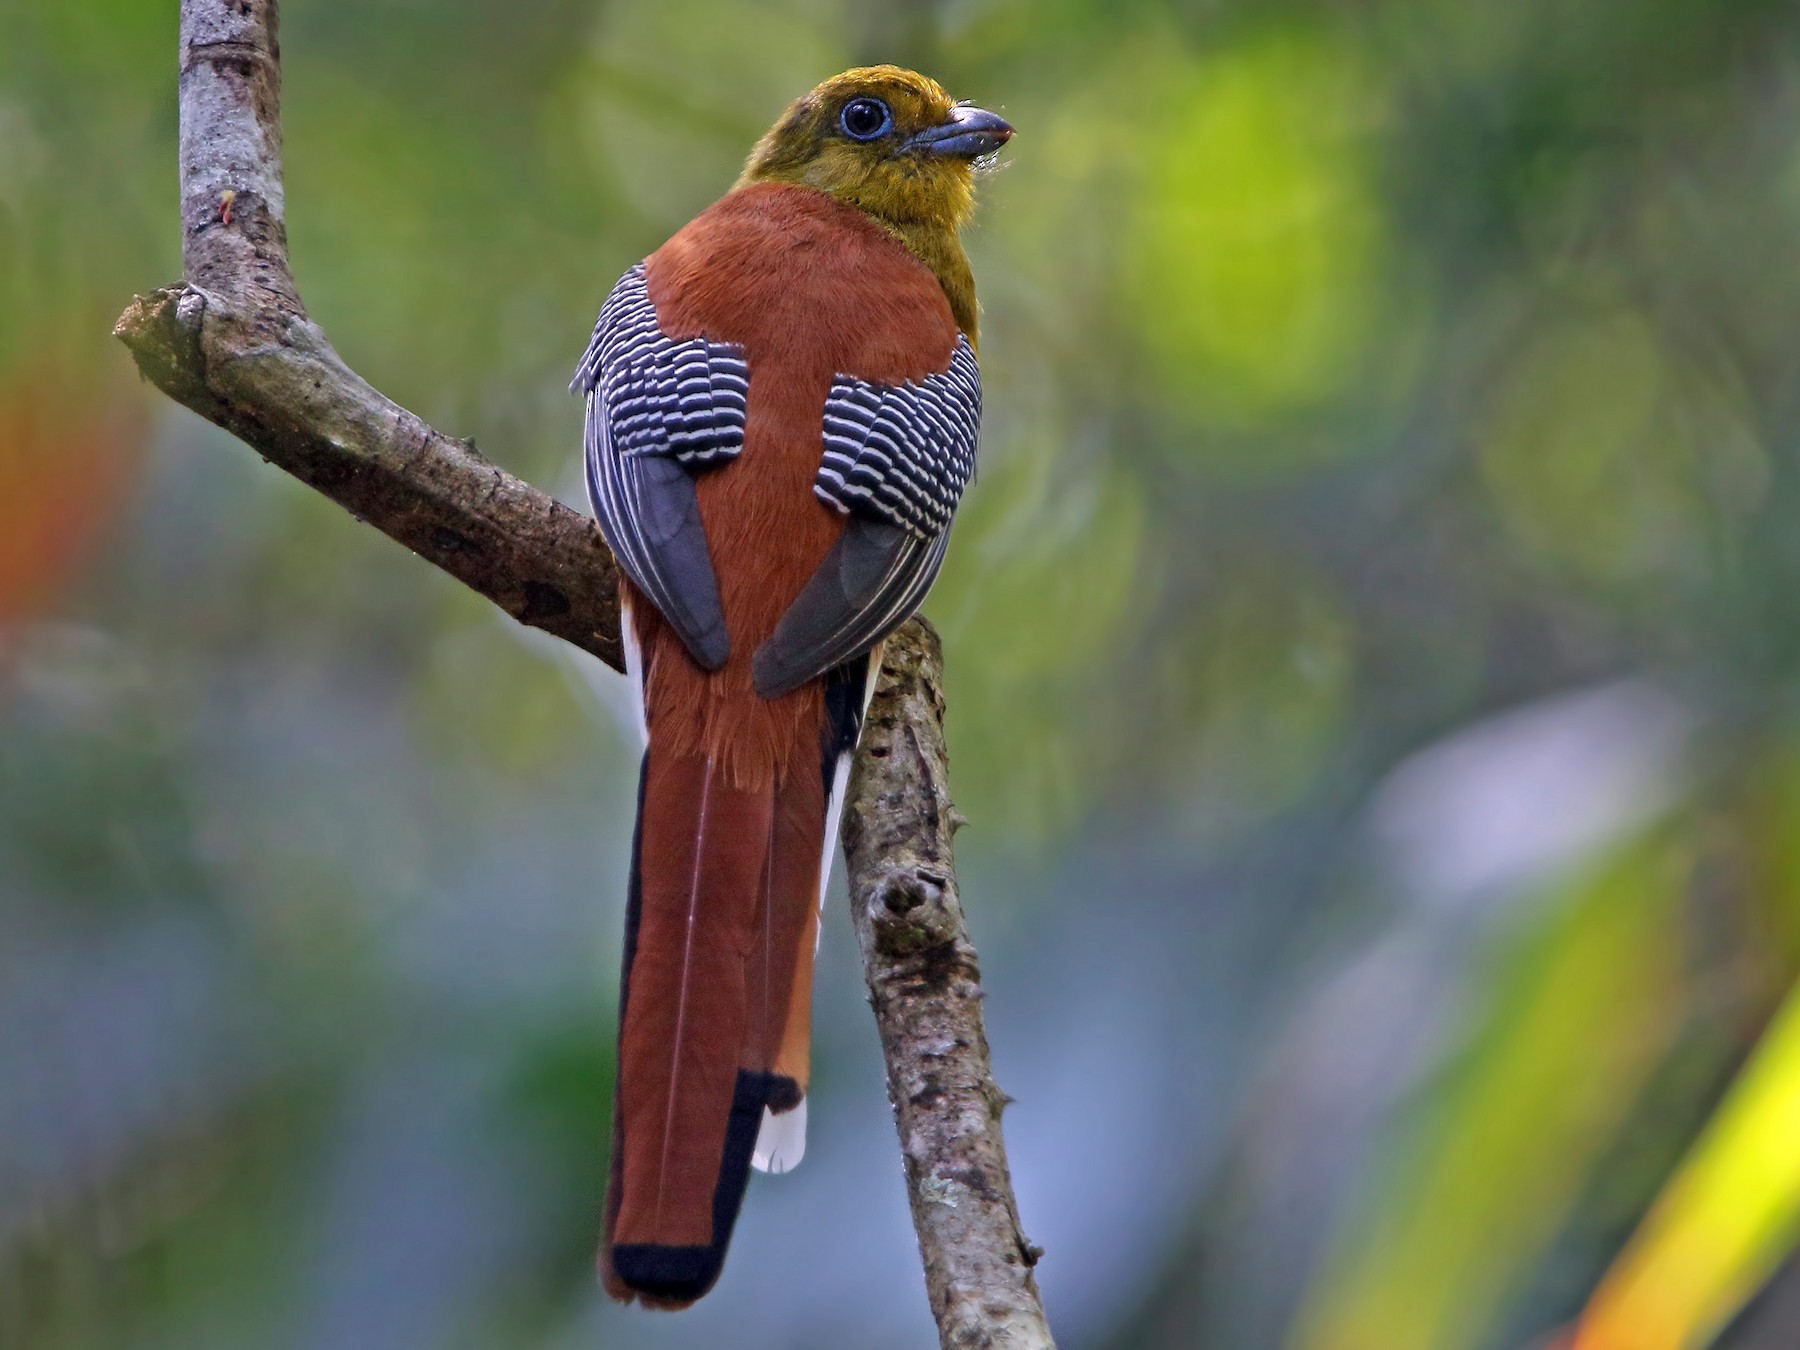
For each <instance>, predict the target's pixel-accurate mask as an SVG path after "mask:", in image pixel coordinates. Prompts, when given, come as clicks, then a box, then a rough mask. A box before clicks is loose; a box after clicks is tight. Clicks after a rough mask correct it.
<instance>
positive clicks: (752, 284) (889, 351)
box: [571, 66, 1013, 1309]
mask: <svg viewBox="0 0 1800 1350" xmlns="http://www.w3.org/2000/svg"><path fill="white" fill-rule="evenodd" d="M1012 135H1013V129H1012V127H1011V126H1010V125H1008V123H1007V122H1006V121H1005V120H1004V119H1003V118H1002V117H1000V116H999V115H998V114H996V113H993V112H989V111H987V110H986V109H983V108H979V107H976V106H974V105H972V104H970V103H967V102H958V101H956V100H954V99H952V98H951V97H950V95H949V94H948V93H946V92H945V90H944V88H943V86H941V85H940V84H938V83H937V81H935V80H933V79H931V78H929V77H927V76H924V75H921V74H919V73H917V72H915V71H911V70H906V69H903V68H900V67H898V66H866V67H859V68H857V69H854V70H849V71H845V72H844V73H842V74H840V75H836V76H833V77H832V78H830V79H827V80H825V81H824V82H823V83H821V84H819V85H818V86H817V87H816V88H814V89H812V90H811V91H810V92H808V93H806V94H804V95H802V96H801V97H799V98H798V99H796V100H795V101H794V102H793V103H792V104H790V105H789V106H788V108H787V109H786V111H785V112H784V113H783V114H782V115H781V117H780V118H779V119H778V120H777V121H776V122H775V124H774V125H773V126H772V127H771V128H770V129H769V131H768V132H767V133H766V134H765V135H763V136H762V138H761V139H760V140H758V141H757V143H756V145H755V147H754V148H753V150H752V151H751V153H750V156H749V158H748V161H747V162H746V164H745V167H744V169H743V172H742V174H741V175H740V176H739V178H738V180H737V181H736V183H735V184H734V185H733V186H732V187H731V189H730V190H729V191H728V192H727V193H726V194H725V195H724V196H723V197H722V198H720V199H719V200H718V201H717V202H716V203H714V204H713V205H712V206H710V207H708V208H707V209H706V210H704V211H702V212H701V213H700V214H699V215H698V216H696V217H695V218H694V219H693V220H692V221H690V222H689V223H688V224H687V225H685V226H684V227H682V228H681V229H680V230H679V231H677V232H676V233H675V234H674V235H673V236H672V237H671V238H670V239H669V240H668V242H666V243H665V244H663V245H662V246H661V247H660V248H658V249H657V250H656V251H655V252H654V253H652V254H651V255H650V256H649V257H647V258H646V259H644V260H643V261H642V262H641V263H638V264H637V265H636V266H633V267H632V268H630V269H629V270H627V271H626V272H625V274H624V276H623V277H621V278H620V280H619V281H618V283H617V285H616V286H615V287H614V288H613V289H612V291H611V293H610V294H609V295H608V296H607V298H606V300H605V302H604V303H603V304H602V306H601V308H600V315H599V319H598V321H597V323H596V324H595V326H594V331H593V337H592V340H591V341H590V343H589V345H588V348H587V351H586V353H585V355H584V356H583V358H582V361H581V364H580V367H579V368H578V370H577V373H576V376H575V379H574V382H573V384H572V385H571V389H572V390H573V391H574V392H577V393H579V394H580V395H582V396H584V397H585V400H586V415H585V419H584V434H583V451H584V453H583V459H584V463H585V469H586V477H587V487H588V495H589V498H590V501H591V503H592V506H593V509H594V514H595V517H596V520H597V522H598V524H599V527H600V530H601V533H602V534H603V536H604V537H605V539H606V541H607V543H608V545H609V546H610V547H611V549H612V551H613V554H614V556H615V557H616V559H617V561H618V565H619V572H620V625H621V630H622V634H623V646H624V648H625V655H626V666H627V675H628V677H629V679H630V681H631V683H632V687H633V689H634V691H635V695H636V706H637V710H638V720H639V729H640V731H641V732H642V733H643V738H644V754H643V759H642V761H641V765H640V769H639V780H638V807H637V823H636V829H635V831H634V836H633V842H632V853H631V870H630V878H629V884H628V887H627V900H626V933H625V943H624V953H623V959H622V971H621V977H620V993H619V1045H618V1073H617V1079H616V1082H617V1088H616V1092H615V1095H614V1110H613V1135H612V1153H611V1167H610V1176H609V1178H608V1183H607V1194H606V1205H605V1219H604V1224H605V1231H604V1234H603V1237H602V1241H601V1248H600V1254H599V1257H598V1261H597V1264H598V1267H599V1275H600V1279H601V1283H602V1284H603V1286H604V1287H605V1289H606V1290H607V1292H608V1293H609V1294H611V1295H612V1296H613V1297H614V1298H616V1299H619V1300H620V1301H622V1302H627V1303H629V1302H633V1301H635V1302H638V1303H641V1304H643V1305H644V1306H647V1307H651V1308H659V1309H675V1308H682V1307H686V1306H688V1305H690V1304H692V1303H693V1302H694V1301H695V1300H697V1299H699V1298H700V1297H701V1296H703V1295H704V1294H705V1293H707V1292H708V1291H709V1290H710V1289H711V1288H712V1287H713V1285H714V1284H715V1282H716V1281H717V1280H718V1277H719V1273H720V1271H721V1269H722V1268H723V1266H724V1261H725V1254H726V1248H727V1246H728V1244H729V1242H730V1238H731V1231H732V1228H733V1226H734V1224H735V1223H736V1220H737V1215H738V1211H739V1208H740V1206H741V1204H742V1202H743V1196H744V1191H745V1188H746V1185H747V1182H748V1178H749V1173H750V1170H751V1168H752V1166H755V1167H756V1168H758V1169H760V1170H763V1171H766V1172H782V1171H785V1170H787V1169H789V1168H791V1167H792V1166H793V1165H794V1164H795V1163H797V1162H798V1161H799V1160H800V1157H801V1154H802V1153H803V1151H804V1148H805V1138H806V1091H807V1085H808V1076H809V1056H810V1038H811V1016H812V973H813V971H812V968H813V959H814V953H815V950H816V947H817V943H818V934H819V918H820V903H821V897H822V894H823V891H824V887H825V882H826V878H827V877H828V875H829V869H830V864H831V856H832V848H833V844H834V842H835V839H836V835H837V820H838V815H839V812H840V811H841V809H842V806H843V798H844V791H845V784H846V781H847V775H848V772H849V766H850V760H851V755H852V753H853V752H854V750H855V747H856V743H857V740H858V737H859V736H860V734H861V730H862V723H863V719H864V716H865V714H866V711H867V708H868V703H869V699H870V696H871V693H872V691H873V687H874V678H875V675H876V674H877V672H878V671H879V669H880V660H881V657H880V649H881V644H882V642H883V640H884V639H885V638H886V637H887V636H888V635H889V634H890V633H892V632H893V631H894V629H896V628H897V627H899V625H900V624H902V623H903V622H905V621H906V619H908V618H909V617H910V616H911V615H912V614H913V613H915V612H916V611H917V609H918V608H919V605H920V604H921V602H922V601H923V600H924V598H925V594H926V592H927V590H929V589H930V587H931V585H932V582H933V581H934V579H935V578H936V576H937V573H938V570H939V567H940V565H941V563H942V561H943V558H944V553H945V549H946V546H947V545H948V542H949V537H950V527H951V523H952V520H953V518H954V516H955V513H956V510H957V506H958V504H959V502H960V500H961V498H962V494H963V490H964V488H965V487H966V486H967V485H968V483H969V481H970V479H971V478H972V476H973V474H974V472H975V454H976V441H977V437H978V434H979V430H980V423H981V377H980V371H979V368H978V365H977V361H976V352H977V343H978V341H979V338H978V331H977V312H976V301H975V283H974V277H973V274H972V272H971V270H970V266H969V260H968V256H967V254H966V253H965V252H964V249H963V246H962V242H961V231H962V229H963V227H964V226H965V225H966V224H967V222H968V221H969V219H970V217H971V214H972V212H973V209H974V199H975V180H976V176H977V172H978V170H979V169H981V168H982V167H984V166H986V165H988V164H991V163H993V162H994V159H995V156H996V154H997V152H998V151H999V150H1000V148H1001V147H1002V146H1003V145H1005V144H1006V143H1007V141H1008V140H1010V139H1011V137H1012Z"/></svg>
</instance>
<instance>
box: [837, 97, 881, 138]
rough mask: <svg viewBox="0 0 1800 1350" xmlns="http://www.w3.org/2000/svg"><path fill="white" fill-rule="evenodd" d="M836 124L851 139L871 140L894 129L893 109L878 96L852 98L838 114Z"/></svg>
mask: <svg viewBox="0 0 1800 1350" xmlns="http://www.w3.org/2000/svg"><path fill="white" fill-rule="evenodd" d="M838 126H839V127H841V128H842V129H843V132H844V135H846V136H848V137H849V138H850V139H851V140H853V141H872V140H876V139H877V138H879V137H882V136H885V135H887V133H888V132H890V131H892V130H893V129H894V110H893V109H892V108H890V107H888V105H887V104H885V103H883V102H882V101H881V100H880V99H878V98H869V97H867V96H866V95H865V96H864V97H861V98H853V99H851V100H850V101H849V102H848V103H846V104H845V105H844V110H843V111H842V112H840V113H839V114H838Z"/></svg>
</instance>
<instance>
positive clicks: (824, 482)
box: [754, 337, 981, 698]
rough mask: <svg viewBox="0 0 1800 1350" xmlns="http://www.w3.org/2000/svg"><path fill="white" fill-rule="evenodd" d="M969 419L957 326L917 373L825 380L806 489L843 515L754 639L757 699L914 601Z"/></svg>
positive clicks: (969, 353) (947, 503) (970, 457)
mask: <svg viewBox="0 0 1800 1350" xmlns="http://www.w3.org/2000/svg"><path fill="white" fill-rule="evenodd" d="M980 428H981V372H980V370H979V369H978V368H977V366H976V364H975V352H974V349H973V348H972V347H971V346H970V345H969V340H968V338H966V337H962V338H959V339H958V340H957V344H956V350H955V353H954V354H953V355H952V357H951V359H950V365H949V368H948V369H947V370H944V371H941V372H939V373H937V374H935V375H928V376H926V377H925V378H924V379H922V380H918V381H908V382H907V383H905V384H899V385H890V384H877V383H874V382H872V381H868V380H860V379H855V378H853V377H850V376H844V375H840V376H839V377H838V378H837V379H836V380H834V381H833V382H832V386H831V393H830V395H829V396H828V397H827V398H826V400H825V454H824V459H823V461H822V462H821V464H820V466H819V474H818V478H817V480H816V481H815V482H814V484H813V492H814V494H815V495H817V496H818V498H819V500H821V501H823V502H825V503H826V504H827V505H830V506H833V507H835V508H837V509H838V510H839V511H842V512H844V513H846V514H847V515H848V516H849V519H848V521H846V522H845V526H844V533H843V535H842V537H841V538H839V540H838V542H837V543H836V544H835V545H834V546H833V547H832V549H831V552H830V553H828V554H826V556H825V560H824V561H823V562H822V563H820V564H819V568H818V570H817V571H816V572H814V573H813V576H812V579H811V580H810V581H809V582H808V583H807V584H806V587H805V589H803V590H802V591H801V592H800V594H799V595H798V596H797V597H796V598H795V600H794V602H793V604H792V605H790V606H789V607H788V609H787V612H786V613H785V614H784V615H783V616H782V618H781V622H780V623H779V624H778V625H777V626H776V629H775V631H774V633H773V634H771V635H770V637H769V640H768V641H767V642H765V643H763V645H762V646H761V647H760V648H758V649H757V652H756V661H755V668H754V670H755V679H756V688H757V692H759V693H760V694H762V696H763V697H764V698H774V697H776V696H778V695H780V694H783V693H785V692H787V691H788V690H790V689H794V688H797V687H798V686H800V685H802V684H804V683H805V682H806V681H808V680H810V679H814V678H816V677H817V676H819V675H822V674H824V673H825V672H826V671H828V670H830V669H831V668H832V667H834V666H836V665H839V664H840V663H842V662H844V661H847V660H849V659H850V658H851V657H853V656H855V655H857V654H858V653H860V652H864V651H867V650H868V649H869V648H870V647H871V646H873V645H874V644H875V643H877V642H879V641H880V640H881V639H882V638H884V637H886V636H887V635H888V634H889V633H891V632H893V631H894V629H896V628H898V627H899V626H900V625H901V624H902V623H904V622H906V620H907V619H908V618H910V617H911V616H912V614H913V612H914V611H915V610H917V609H918V607H919V605H920V604H921V603H922V602H923V601H924V599H925V593H926V592H927V591H928V590H930V589H931V583H932V582H933V581H934V580H935V579H936V578H937V572H938V567H939V566H940V565H941V564H942V562H943V560H944V550H945V548H946V547H947V546H948V544H949V540H950V522H951V519H952V518H953V517H954V515H955V514H956V506H957V503H958V502H959V501H960V500H961V499H962V493H963V489H964V488H965V487H966V486H967V485H968V482H969V479H970V478H971V477H973V476H974V473H975V442H976V438H977V435H978V433H979V431H980Z"/></svg>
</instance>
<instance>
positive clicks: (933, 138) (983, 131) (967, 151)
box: [906, 104, 1013, 159]
mask: <svg viewBox="0 0 1800 1350" xmlns="http://www.w3.org/2000/svg"><path fill="white" fill-rule="evenodd" d="M1012 134H1013V129H1012V127H1011V126H1010V125H1009V124H1008V123H1007V121H1006V119H1005V118H1003V117H1000V116H999V115H998V114H995V113H991V112H989V111H988V110H987V109H986V108H971V107H969V106H968V105H967V104H959V105H958V106H957V107H955V108H953V109H951V111H950V120H949V121H948V122H943V123H940V124H939V125H937V126H935V127H927V128H925V130H923V131H921V132H919V133H918V135H916V136H913V137H911V138H910V139H909V140H908V141H907V142H906V148H907V149H909V150H923V151H924V152H925V153H926V154H929V155H955V156H956V157H957V158H959V159H975V158H976V157H977V156H980V155H991V154H992V153H993V152H994V151H996V150H998V149H999V148H1000V147H1001V146H1003V145H1005V144H1006V143H1007V142H1008V141H1010V140H1011V139H1012Z"/></svg>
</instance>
